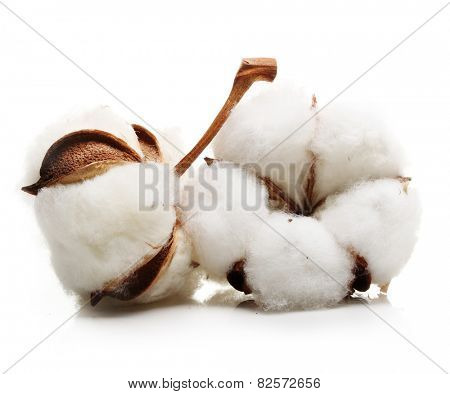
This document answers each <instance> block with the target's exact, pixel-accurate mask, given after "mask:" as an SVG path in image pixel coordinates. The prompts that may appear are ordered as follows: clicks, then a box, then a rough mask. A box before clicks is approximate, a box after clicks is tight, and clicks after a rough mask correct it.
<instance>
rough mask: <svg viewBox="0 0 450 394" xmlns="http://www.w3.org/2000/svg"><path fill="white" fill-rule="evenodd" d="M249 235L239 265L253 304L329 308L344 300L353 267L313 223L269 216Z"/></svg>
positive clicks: (344, 252)
mask: <svg viewBox="0 0 450 394" xmlns="http://www.w3.org/2000/svg"><path fill="white" fill-rule="evenodd" d="M262 219H263V220H261V222H260V223H261V225H260V226H259V230H258V232H255V233H254V234H253V239H252V240H251V242H250V253H249V255H248V257H247V262H246V264H245V273H246V281H247V283H248V285H249V286H250V288H251V289H252V290H253V296H254V298H255V300H256V302H257V303H258V304H259V305H261V306H262V307H263V308H264V309H267V310H289V309H296V308H300V309H307V308H308V309H309V308H318V307H324V306H331V305H333V304H336V303H337V302H339V301H341V300H342V299H343V298H344V297H345V296H346V295H347V294H348V285H349V283H350V282H351V280H352V279H353V275H352V273H351V270H352V267H353V262H352V259H351V257H350V255H349V254H348V253H346V251H345V249H343V248H342V247H341V246H339V245H338V243H337V242H336V240H335V239H334V237H333V236H332V235H331V234H330V233H329V232H328V231H327V230H326V229H325V227H324V226H323V225H322V224H321V223H319V222H318V221H317V220H315V219H314V218H309V217H301V216H300V217H294V216H290V215H286V214H284V213H276V212H274V213H272V214H271V215H269V216H268V217H265V218H262Z"/></svg>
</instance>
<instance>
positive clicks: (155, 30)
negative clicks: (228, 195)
mask: <svg viewBox="0 0 450 394" xmlns="http://www.w3.org/2000/svg"><path fill="white" fill-rule="evenodd" d="M5 2H6V4H7V5H8V6H9V7H11V9H13V10H14V11H15V12H16V13H17V14H19V15H20V16H21V17H23V18H24V19H25V20H26V21H27V22H29V23H30V24H31V25H32V26H33V27H34V28H35V29H36V30H37V31H39V32H40V33H41V34H42V35H43V36H45V37H46V38H47V39H48V40H49V41H51V42H52V43H53V44H54V45H56V46H57V47H58V48H59V49H60V50H61V51H63V52H64V53H65V54H66V55H67V56H69V57H70V58H71V59H73V60H74V61H75V62H76V63H77V64H78V65H79V66H80V67H82V68H83V69H84V70H86V71H87V72H88V73H89V74H90V75H92V76H93V77H94V78H95V79H97V80H98V81H99V82H100V83H101V84H103V85H104V86H105V87H106V88H107V89H109V90H110V91H111V92H113V93H114V94H115V95H116V96H117V97H118V98H119V99H120V100H122V101H123V102H124V103H125V104H126V105H127V106H129V108H131V109H132V110H133V111H135V113H136V114H139V116H141V117H142V118H143V119H145V121H147V122H148V123H150V124H151V125H153V126H154V127H156V128H158V129H159V128H164V127H167V126H172V125H178V126H180V127H181V128H182V130H183V133H184V135H185V136H186V138H187V140H188V141H191V142H190V143H189V144H190V145H192V144H193V143H194V142H195V140H196V138H197V137H198V135H200V134H201V133H202V132H203V131H204V130H205V129H206V127H207V126H208V125H209V123H210V121H211V120H212V119H213V117H214V115H215V114H216V112H217V111H218V109H219V108H220V106H221V105H222V103H223V101H224V99H225V97H226V96H227V94H228V91H229V88H230V85H231V82H232V79H233V76H234V72H235V70H236V69H237V67H238V64H239V61H240V58H242V57H252V56H271V57H276V58H277V59H278V64H279V71H278V73H279V74H278V75H279V76H280V77H284V76H288V75H289V76H291V77H293V78H295V79H296V80H297V81H298V82H299V83H302V84H306V85H308V86H311V87H313V88H314V89H315V91H316V92H317V96H318V98H319V107H320V106H321V105H323V104H324V103H326V102H327V101H328V100H330V99H331V98H333V97H334V96H335V95H336V94H337V93H338V92H339V91H341V90H342V89H343V88H345V87H346V86H347V85H348V84H349V83H350V82H351V81H353V80H354V79H355V78H356V77H358V76H359V75H360V74H361V73H362V72H363V71H364V70H366V69H367V68H368V67H369V66H371V65H372V64H374V63H375V62H376V61H377V60H379V59H380V58H381V57H382V56H383V55H385V54H386V53H387V52H388V51H389V50H390V49H391V48H392V47H394V46H395V45H396V44H397V43H398V42H399V41H401V40H402V39H403V38H404V37H406V36H407V35H408V34H409V33H410V32H412V31H413V30H414V29H415V28H417V27H418V26H419V25H420V24H422V23H423V22H424V21H425V20H426V19H427V18H429V17H430V16H431V15H433V14H434V13H435V12H436V11H437V10H438V9H439V8H441V7H442V6H443V5H445V2H444V1H427V2H411V1H408V2H404V3H393V2H391V1H390V2H380V1H370V2H361V1H355V2H345V3H344V2H342V1H341V2H323V1H310V0H308V1H306V2H302V1H295V2H294V1H262V0H259V1H245V2H244V1H234V0H227V1H221V2H213V1H164V2H163V1H159V2H157V1H117V2H112V1H98V0H94V1H93V0H90V1H80V0H77V1H71V2H61V1H56V0H55V1H12V0H5ZM449 22H450V7H448V8H447V9H445V10H444V11H443V12H442V13H441V14H439V15H438V16H436V17H435V18H434V19H433V20H431V21H430V22H429V23H428V24H427V25H426V26H425V27H424V28H423V29H421V30H420V31H418V32H417V33H416V34H415V35H414V36H412V37H411V38H410V39H409V40H407V41H406V42H405V43H404V44H403V45H402V46H401V47H400V48H398V49H397V50H396V51H394V52H393V53H392V54H391V55H389V56H388V57H387V58H386V59H384V60H383V61H382V62H381V63H380V64H379V65H377V66H376V67H375V68H374V69H373V70H371V71H370V72H368V73H367V75H365V76H364V77H363V78H361V80H359V81H358V82H357V83H356V84H355V85H354V86H353V87H351V89H349V90H348V91H347V92H345V93H344V94H343V95H342V96H341V97H340V98H339V100H345V101H348V102H349V103H358V104H361V103H363V105H367V106H371V107H376V108H378V111H379V113H380V116H382V117H384V118H385V119H386V121H387V122H388V123H389V125H390V127H391V129H392V130H393V132H395V133H397V134H398V136H399V138H400V139H401V140H402V142H403V143H404V145H405V147H406V150H407V151H408V153H409V156H410V159H411V166H410V169H409V170H410V172H409V173H408V174H405V175H411V176H412V177H413V182H414V183H415V185H416V186H417V187H418V188H419V189H420V191H421V196H422V202H423V221H422V227H421V231H420V239H419V243H418V244H417V247H416V249H415V252H414V255H413V257H412V259H411V261H410V263H409V265H408V266H407V268H406V269H405V270H404V271H403V273H402V274H401V276H400V277H398V278H397V279H396V280H394V282H393V283H392V287H391V291H390V294H389V297H388V298H387V299H386V298H382V299H378V300H376V301H373V302H372V303H371V304H370V305H371V307H372V308H373V309H374V310H375V311H376V312H377V313H378V314H379V315H380V316H382V317H383V319H385V320H386V321H387V322H389V324H390V325H391V326H393V327H395V328H396V329H397V330H398V331H399V332H400V333H402V334H403V335H404V336H406V337H407V338H408V339H409V340H410V341H411V342H412V343H414V344H415V345H416V346H417V347H418V348H420V349H421V351H423V352H424V353H426V354H427V355H428V356H429V357H431V358H432V359H433V360H434V361H435V362H436V363H438V364H439V365H440V366H441V367H442V368H444V369H445V370H447V371H448V370H449V369H450V359H449V353H450V352H449V338H448V334H449V332H450V330H449V328H450V327H449V307H448V304H449V296H448V288H449V278H450V269H449V266H450V252H449V250H450V248H449V246H448V245H449V231H448V223H449V221H450V211H449V208H448V202H449V199H450V184H449V170H450V120H449V119H450V116H449V109H450V107H449V105H450V100H449V91H450V83H449V82H450V72H449V70H450V58H449V56H450V45H449V44H450V23H449ZM0 54H1V58H0V119H1V123H0V133H1V148H0V149H1V155H0V168H1V192H0V201H1V228H0V232H1V233H0V247H1V267H2V269H1V271H0V272H1V279H0V280H1V286H0V292H1V297H0V299H1V310H2V318H1V328H0V330H1V331H0V334H1V336H0V338H1V350H0V366H1V368H2V370H5V369H6V368H8V367H9V366H10V365H11V364H12V363H13V362H15V361H16V360H17V359H18V358H19V357H21V356H22V355H23V354H24V353H25V352H27V351H28V350H29V349H30V348H31V347H32V346H34V345H35V344H36V343H38V342H39V341H40V340H41V339H42V338H44V337H45V336H46V335H48V334H49V333H50V332H51V331H52V330H54V329H55V328H56V327H57V326H58V325H59V324H61V323H62V322H63V321H65V320H66V319H67V318H68V317H69V316H70V315H71V314H72V313H73V312H74V311H76V308H77V305H76V304H75V300H74V299H72V298H70V297H69V296H67V295H66V294H65V293H64V292H63V290H62V289H61V286H60V285H59V283H58V281H57V279H56V277H55V275H54V273H53V272H52V269H51V266H50V263H49V255H48V251H47V249H46V246H45V243H44V240H43V239H42V237H41V235H40V232H39V229H38V228H37V225H36V222H35V219H34V215H33V210H32V201H33V199H32V198H31V197H29V196H26V195H25V194H23V193H21V192H20V191H19V187H20V185H21V177H22V174H23V171H24V158H25V153H26V150H27V147H29V146H30V145H31V144H32V143H33V136H34V135H35V134H36V133H37V132H39V130H41V129H42V127H43V126H45V125H46V124H47V123H49V122H51V121H52V120H54V119H55V118H56V117H58V116H60V115H61V114H63V113H64V112H66V111H67V110H69V109H70V108H72V107H74V106H78V105H80V104H86V103H109V104H112V105H113V106H114V107H115V109H116V110H117V111H118V112H119V113H121V114H122V115H123V116H124V117H125V118H126V119H127V120H129V121H130V122H138V123H143V122H142V120H140V119H138V118H137V117H136V115H135V114H133V113H131V112H130V111H129V110H127V109H126V108H125V107H124V106H123V105H121V104H120V103H119V102H117V101H116V100H115V99H114V98H113V97H111V95H109V94H108V93H107V92H105V90H103V89H101V88H100V87H99V86H98V85H96V84H95V83H94V82H93V81H92V80H91V79H89V78H88V77H87V76H86V75H84V74H83V73H82V72H81V71H80V70H79V69H77V68H76V67H75V66H74V65H73V64H71V63H70V62H69V61H68V60H67V59H65V58H64V57H63V56H62V55H61V54H60V53H58V52H57V51H56V50H55V49H54V48H52V47H51V46H50V45H49V44H48V43H46V42H45V41H44V40H43V39H42V38H40V37H39V36H38V35H37V34H36V33H34V32H33V31H31V30H30V29H29V28H28V27H27V26H25V25H24V23H23V22H21V21H19V20H18V19H17V17H15V16H14V15H12V14H11V13H10V12H9V11H8V10H6V9H5V8H4V7H3V6H1V5H0ZM163 377H165V378H170V377H172V378H174V379H182V378H189V377H190V378H193V379H194V378H196V379H204V378H207V377H211V378H216V379H242V380H244V381H245V382H246V387H247V388H250V387H254V386H255V384H256V379H255V378H257V377H320V378H321V379H322V389H321V390H320V391H319V392H333V393H336V392H364V393H366V392H367V393H372V392H396V391H400V390H402V392H403V391H408V390H410V391H416V390H417V391H419V390H420V391H422V392H423V391H425V390H428V391H430V392H434V393H437V392H444V387H448V375H446V374H444V373H443V372H442V370H441V369H440V368H439V367H438V366H436V365H435V364H433V362H431V361H430V360H429V359H427V358H426V357H425V356H424V355H423V354H421V353H420V352H419V351H418V350H417V349H415V348H414V347H413V346H412V345H411V344H409V343H408V342H406V341H405V340H404V339H403V338H402V337H400V336H399V335H398V334H397V333H396V332H394V330H393V329H392V328H391V327H389V326H388V325H387V324H385V322H383V321H381V320H380V319H379V318H378V317H376V316H374V315H373V314H372V313H371V312H370V311H369V310H367V309H366V308H365V307H364V306H363V305H361V304H358V303H350V304H346V305H342V306H340V307H337V308H334V309H331V310H320V311H310V312H291V313H285V314H264V313H261V312H258V311H255V310H247V309H236V308H234V307H232V306H211V305H209V306H202V305H196V304H184V305H177V304H171V305H167V304H161V305H153V306H149V307H141V308H129V309H123V310H119V311H111V310H102V309H101V308H98V309H95V310H92V309H90V308H86V309H85V310H83V311H82V312H81V313H80V314H79V315H77V316H76V317H74V318H73V319H72V320H70V321H69V322H68V323H67V324H66V325H65V326H63V327H62V328H61V329H60V330H59V331H57V332H56V333H55V334H54V335H53V336H51V337H50V338H49V339H48V340H46V341H45V342H44V343H42V345H40V346H39V347H38V348H36V349H35V350H34V351H33V352H31V353H30V354H29V355H28V356H27V357H26V358H25V359H23V360H22V361H21V362H19V363H18V364H17V365H16V366H15V367H13V368H12V369H11V370H9V372H8V373H6V374H4V375H2V377H1V380H0V381H1V386H2V387H5V390H3V391H2V392H5V393H10V392H11V393H14V392H24V391H25V390H26V389H27V390H31V389H33V390H36V391H37V392H40V391H42V390H47V391H48V392H53V391H54V392H61V391H63V390H64V391H66V392H81V390H83V392H84V391H85V392H91V391H94V390H97V391H98V390H101V391H102V392H106V391H108V392H111V393H112V392H127V391H128V390H127V380H129V379H157V378H163ZM250 381H252V382H253V383H252V385H250V383H249V382H250ZM267 391H268V390H267ZM168 392H169V391H168Z"/></svg>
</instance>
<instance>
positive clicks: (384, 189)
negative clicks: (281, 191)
mask: <svg viewBox="0 0 450 394" xmlns="http://www.w3.org/2000/svg"><path fill="white" fill-rule="evenodd" d="M316 217H317V218H318V219H319V220H320V222H321V223H323V225H324V226H325V227H326V228H327V229H328V230H329V231H331V232H332V233H333V234H334V236H335V237H336V239H337V241H338V242H339V243H340V244H341V245H342V246H343V247H345V248H347V249H348V250H353V251H355V252H356V253H357V254H359V255H360V256H362V257H364V259H365V260H366V261H367V263H368V265H369V267H368V268H369V271H370V272H371V275H372V281H373V282H374V283H377V284H379V285H381V286H382V285H385V284H388V283H389V282H390V280H391V279H392V278H393V277H394V276H396V275H397V274H398V273H399V272H400V270H401V268H402V267H403V266H404V265H405V264H406V262H407V261H408V259H409V257H410V255H411V253H412V251H413V248H414V245H415V243H416V240H417V235H416V234H417V229H418V225H419V219H420V204H419V199H418V196H417V193H416V191H415V190H414V189H412V188H411V187H408V186H407V183H406V182H405V181H400V180H396V179H383V180H377V181H370V182H364V183H361V184H358V185H355V186H354V187H352V188H350V189H349V190H348V191H346V192H345V193H342V194H340V195H337V196H332V197H329V198H328V199H327V200H326V202H325V204H324V205H323V206H322V207H321V209H320V210H319V211H318V212H317V214H316Z"/></svg>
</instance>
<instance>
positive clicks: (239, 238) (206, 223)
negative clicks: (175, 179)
mask: <svg viewBox="0 0 450 394" xmlns="http://www.w3.org/2000/svg"><path fill="white" fill-rule="evenodd" d="M267 199H268V197H267V191H266V190H265V188H264V187H263V186H262V184H261V182H260V181H259V180H258V179H257V178H256V177H255V176H254V175H252V174H251V173H249V172H247V171H245V170H244V169H242V168H240V167H239V166H236V165H233V164H231V163H222V162H214V163H213V164H212V165H211V166H207V165H204V166H201V167H200V168H199V169H198V171H197V173H196V175H195V177H194V178H192V179H189V180H188V181H187V182H186V184H185V186H184V201H183V210H184V212H185V214H184V217H185V219H184V221H185V228H186V229H187V231H188V233H189V235H190V237H191V239H192V244H193V260H194V261H196V262H197V263H199V264H200V265H201V266H202V267H203V268H204V269H205V270H206V271H207V272H208V273H209V274H211V275H212V276H215V277H217V278H219V279H224V278H225V276H226V273H227V272H228V271H229V270H230V269H231V268H232V266H233V265H234V263H236V262H238V261H240V260H242V259H244V258H245V255H246V252H247V248H248V238H249V237H250V236H251V234H253V233H254V232H255V231H258V228H259V227H260V226H261V223H260V222H259V220H258V218H257V217H256V216H255V213H258V214H267V213H268V208H267Z"/></svg>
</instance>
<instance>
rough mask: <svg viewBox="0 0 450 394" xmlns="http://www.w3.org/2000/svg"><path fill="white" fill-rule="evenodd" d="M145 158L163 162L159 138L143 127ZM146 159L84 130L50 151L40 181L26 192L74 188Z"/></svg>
mask: <svg viewBox="0 0 450 394" xmlns="http://www.w3.org/2000/svg"><path fill="white" fill-rule="evenodd" d="M133 128H134V130H135V132H136V135H137V136H138V140H139V143H140V145H141V148H142V151H143V152H144V155H145V158H146V159H147V160H149V161H161V160H162V155H161V150H160V148H159V145H158V142H157V140H156V138H155V136H154V135H153V134H152V133H150V132H149V131H148V130H146V129H145V128H143V127H142V126H138V125H133ZM141 161H142V158H141V157H140V156H139V154H138V153H137V152H136V151H135V150H134V149H132V148H131V147H130V146H129V145H128V144H127V143H126V142H125V141H123V140H121V139H120V138H117V137H116V136H114V135H112V134H110V133H108V132H105V131H101V130H80V131H75V132H73V133H69V134H67V135H65V136H64V137H62V138H60V139H59V140H57V141H56V142H55V143H54V144H53V145H52V146H51V147H50V148H49V149H48V151H47V153H46V155H45V157H44V160H43V161H42V165H41V169H40V171H39V175H40V179H39V180H38V181H37V182H36V183H34V184H32V185H29V186H24V187H23V188H22V190H23V191H24V192H27V193H30V194H33V195H37V194H38V192H39V190H40V189H42V188H43V187H47V186H52V185H55V184H70V183H76V182H80V181H83V180H85V179H89V178H93V177H95V176H97V175H100V174H102V173H104V172H106V171H107V170H108V169H109V168H111V167H113V166H115V165H120V164H124V163H127V162H141Z"/></svg>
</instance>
